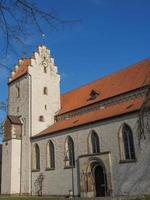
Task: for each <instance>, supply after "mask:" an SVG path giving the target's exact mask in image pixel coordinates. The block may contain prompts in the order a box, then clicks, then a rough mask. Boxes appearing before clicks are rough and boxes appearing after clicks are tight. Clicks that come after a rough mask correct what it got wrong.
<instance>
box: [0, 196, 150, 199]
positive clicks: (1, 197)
mask: <svg viewBox="0 0 150 200" xmlns="http://www.w3.org/2000/svg"><path fill="white" fill-rule="evenodd" d="M0 199H1V200H44V199H45V200H65V199H68V200H70V198H63V197H46V196H45V197H44V196H43V197H10V196H9V197H6V196H0ZM74 199H75V200H85V198H74ZM72 200H73V198H72ZM89 200H94V198H91V199H89ZM96 200H150V196H144V197H136V198H133V197H132V198H127V197H118V198H117V197H116V198H110V197H105V198H103V197H102V198H96Z"/></svg>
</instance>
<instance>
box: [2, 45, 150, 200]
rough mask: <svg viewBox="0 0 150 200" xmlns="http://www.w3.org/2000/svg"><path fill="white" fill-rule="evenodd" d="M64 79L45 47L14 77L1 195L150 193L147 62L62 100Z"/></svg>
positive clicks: (149, 74) (149, 66) (10, 86)
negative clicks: (146, 111) (145, 113)
mask: <svg viewBox="0 0 150 200" xmlns="http://www.w3.org/2000/svg"><path fill="white" fill-rule="evenodd" d="M60 79H61V75H60V74H59V73H58V69H57V66H56V65H55V61H54V58H53V57H52V56H51V52H50V50H49V49H48V48H47V47H46V46H44V45H40V46H39V47H38V49H37V51H36V52H34V53H33V55H32V57H31V58H23V59H20V60H19V61H18V64H17V65H16V66H15V68H14V70H13V71H12V73H11V76H10V77H9V81H8V92H9V95H8V113H7V118H6V120H5V122H4V137H3V150H2V151H3V152H2V186H1V192H2V194H10V195H56V196H70V195H71V196H76V197H86V198H88V197H89V198H90V197H101V196H124V195H129V196H130V195H144V194H150V129H149V128H150V127H149V120H150V117H149V116H148V115H144V114H142V115H141V108H143V105H147V104H146V102H147V101H149V100H150V95H149V85H150V59H146V60H144V61H141V62H139V63H136V64H134V65H132V66H129V67H127V68H124V69H121V70H120V71H118V72H115V73H112V74H110V75H108V76H105V77H103V78H101V79H99V80H96V81H93V82H91V83H89V84H87V85H84V86H81V87H79V88H76V89H74V90H72V91H70V92H67V93H65V94H63V95H61V92H60ZM142 110H144V109H142ZM148 110H150V109H148ZM141 116H147V120H146V124H147V126H146V127H148V128H147V130H148V131H147V132H146V131H144V129H145V128H143V126H142V129H139V127H140V125H141V123H140V122H141V121H143V120H140V119H141ZM144 123H145V122H144Z"/></svg>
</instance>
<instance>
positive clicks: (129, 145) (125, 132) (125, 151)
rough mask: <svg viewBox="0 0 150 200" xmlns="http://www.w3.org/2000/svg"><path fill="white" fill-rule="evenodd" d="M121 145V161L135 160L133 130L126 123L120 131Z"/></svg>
mask: <svg viewBox="0 0 150 200" xmlns="http://www.w3.org/2000/svg"><path fill="white" fill-rule="evenodd" d="M119 145H120V157H121V160H134V159H135V150H134V141H133V134H132V130H131V128H130V126H129V125H127V124H126V123H124V124H123V125H122V126H121V129H120V131H119Z"/></svg>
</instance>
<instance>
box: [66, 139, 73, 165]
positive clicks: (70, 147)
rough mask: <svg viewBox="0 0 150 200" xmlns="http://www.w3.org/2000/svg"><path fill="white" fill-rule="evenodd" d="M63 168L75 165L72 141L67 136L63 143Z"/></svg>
mask: <svg viewBox="0 0 150 200" xmlns="http://www.w3.org/2000/svg"><path fill="white" fill-rule="evenodd" d="M64 161H65V166H74V165H75V155H74V142H73V139H72V138H71V137H70V136H68V137H67V138H66V141H65V159H64Z"/></svg>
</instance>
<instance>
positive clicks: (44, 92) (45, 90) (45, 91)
mask: <svg viewBox="0 0 150 200" xmlns="http://www.w3.org/2000/svg"><path fill="white" fill-rule="evenodd" d="M43 94H44V95H48V89H47V87H44V88H43Z"/></svg>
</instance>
